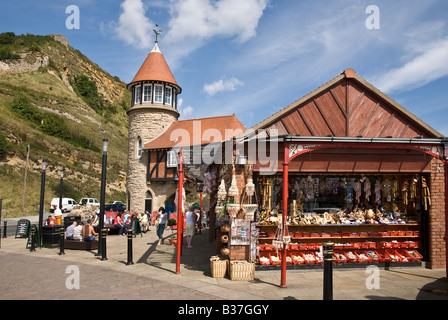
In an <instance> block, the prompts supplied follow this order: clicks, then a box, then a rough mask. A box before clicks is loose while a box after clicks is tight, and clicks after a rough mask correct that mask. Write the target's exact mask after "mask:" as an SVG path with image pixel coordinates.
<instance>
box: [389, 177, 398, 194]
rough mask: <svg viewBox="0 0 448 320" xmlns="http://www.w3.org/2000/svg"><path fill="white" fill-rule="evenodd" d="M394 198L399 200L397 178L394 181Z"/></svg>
mask: <svg viewBox="0 0 448 320" xmlns="http://www.w3.org/2000/svg"><path fill="white" fill-rule="evenodd" d="M391 191H392V197H393V198H397V194H398V180H397V179H396V178H395V179H393V180H392V190H391Z"/></svg>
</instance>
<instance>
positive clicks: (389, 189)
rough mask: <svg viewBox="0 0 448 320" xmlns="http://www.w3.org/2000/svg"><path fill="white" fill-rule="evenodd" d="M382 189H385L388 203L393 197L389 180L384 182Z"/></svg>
mask: <svg viewBox="0 0 448 320" xmlns="http://www.w3.org/2000/svg"><path fill="white" fill-rule="evenodd" d="M382 189H383V193H384V196H385V197H386V198H387V201H390V200H391V196H392V194H391V192H392V183H391V182H390V180H389V179H386V180H384V181H383V185H382Z"/></svg>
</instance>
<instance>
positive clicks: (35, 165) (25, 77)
mask: <svg viewBox="0 0 448 320" xmlns="http://www.w3.org/2000/svg"><path fill="white" fill-rule="evenodd" d="M130 99H131V98H130V93H129V92H128V91H127V90H126V84H125V83H123V82H122V81H120V79H119V78H118V77H113V76H111V75H110V74H108V73H107V72H106V71H104V70H102V69H101V68H100V67H99V66H98V65H96V64H95V63H93V62H92V61H90V60H89V59H88V58H87V57H85V56H84V55H83V54H82V53H81V52H79V51H78V50H76V49H74V48H72V47H71V46H70V45H69V44H68V41H67V40H66V39H64V38H62V36H60V35H49V36H36V35H29V34H28V35H15V34H13V33H2V34H0V114H1V116H0V179H1V181H2V183H1V184H0V198H1V199H3V216H5V214H6V216H17V215H23V214H33V213H35V212H36V207H37V205H38V204H39V197H40V175H41V170H42V160H43V159H45V160H47V162H48V169H47V175H46V190H45V205H46V206H47V207H48V206H49V203H50V201H51V198H53V197H58V195H59V170H61V169H64V196H67V197H72V198H74V199H75V200H76V201H79V199H80V198H81V197H94V198H98V199H99V197H100V195H99V193H100V178H101V159H102V141H103V139H108V141H109V143H108V173H107V178H108V179H107V196H106V200H107V201H111V200H121V201H124V200H125V198H126V194H125V183H126V182H125V179H126V164H127V133H128V117H127V115H126V110H127V109H128V108H129V107H130ZM28 145H29V146H30V157H29V164H28V171H27V183H26V194H25V208H24V211H23V212H22V211H21V203H22V190H23V188H24V176H25V163H26V153H27V146H28Z"/></svg>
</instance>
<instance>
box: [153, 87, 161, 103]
mask: <svg viewBox="0 0 448 320" xmlns="http://www.w3.org/2000/svg"><path fill="white" fill-rule="evenodd" d="M162 99H163V87H162V86H155V87H154V102H160V103H162Z"/></svg>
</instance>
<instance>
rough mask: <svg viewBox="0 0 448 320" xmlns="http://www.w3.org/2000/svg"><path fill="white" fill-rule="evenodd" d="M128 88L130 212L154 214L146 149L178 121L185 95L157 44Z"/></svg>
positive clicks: (128, 185) (128, 199) (128, 193)
mask: <svg viewBox="0 0 448 320" xmlns="http://www.w3.org/2000/svg"><path fill="white" fill-rule="evenodd" d="M127 88H128V90H129V91H131V92H132V103H131V108H130V109H129V110H128V112H127V114H128V116H129V136H128V144H129V148H128V167H127V208H128V210H130V211H137V210H138V211H139V212H144V210H145V206H146V210H148V211H150V212H152V211H155V210H157V209H158V208H149V207H150V206H151V205H150V203H151V199H152V197H153V194H154V193H153V191H152V190H151V186H150V185H148V184H147V181H146V175H147V165H148V154H147V153H146V152H143V146H144V145H145V144H146V143H148V142H149V141H151V140H153V139H154V138H157V137H158V136H159V135H160V134H161V133H162V132H164V131H165V130H166V129H167V128H168V127H169V126H170V124H171V123H172V122H173V121H176V120H177V118H178V117H179V112H178V111H177V95H178V94H180V93H181V92H182V89H181V87H180V86H179V85H178V84H177V82H176V80H175V79H174V77H173V74H172V73H171V70H170V68H169V67H168V64H167V63H166V61H165V58H164V57H163V55H162V53H161V52H160V50H159V47H158V44H157V40H156V42H155V45H154V48H153V49H152V51H151V52H150V53H149V55H148V57H147V58H146V60H145V61H144V62H143V64H142V66H141V67H140V69H139V71H138V72H137V74H136V75H135V77H134V79H133V80H132V81H131V83H129V84H128V86H127Z"/></svg>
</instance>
